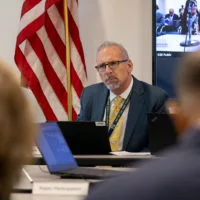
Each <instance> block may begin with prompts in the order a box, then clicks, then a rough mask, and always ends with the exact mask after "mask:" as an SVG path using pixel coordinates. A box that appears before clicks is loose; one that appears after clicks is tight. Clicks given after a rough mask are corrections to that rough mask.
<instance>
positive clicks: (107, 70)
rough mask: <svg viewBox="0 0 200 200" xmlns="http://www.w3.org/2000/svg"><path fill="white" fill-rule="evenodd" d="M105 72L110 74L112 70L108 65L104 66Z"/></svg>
mask: <svg viewBox="0 0 200 200" xmlns="http://www.w3.org/2000/svg"><path fill="white" fill-rule="evenodd" d="M105 72H106V73H107V74H110V73H112V70H111V69H110V67H109V65H106V69H105Z"/></svg>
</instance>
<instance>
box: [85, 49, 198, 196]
mask: <svg viewBox="0 0 200 200" xmlns="http://www.w3.org/2000/svg"><path fill="white" fill-rule="evenodd" d="M176 90H177V96H178V98H177V99H178V100H177V102H176V106H175V108H176V109H175V111H176V114H175V115H174V119H175V124H176V126H177V129H178V130H179V133H180V135H181V138H180V140H179V142H178V144H177V145H176V146H174V147H173V148H171V149H168V150H167V151H166V152H164V153H163V155H162V156H163V157H162V158H158V159H156V160H155V159H153V160H152V161H150V162H149V163H148V162H147V163H145V164H143V165H140V166H137V167H139V168H138V169H137V170H136V171H135V172H128V173H127V174H125V175H123V176H121V177H118V178H113V179H112V180H108V181H105V182H104V183H102V185H101V186H99V188H98V187H97V188H95V189H94V191H93V193H91V194H90V195H89V197H88V198H87V200H98V199H99V200H100V199H104V200H108V199H109V200H110V199H115V200H117V199H119V200H121V199H126V200H132V199H134V200H155V199H162V200H169V199H170V200H183V199H184V200H191V199H192V200H199V199H200V192H199V191H200V170H199V169H200V104H199V99H200V51H198V52H193V53H191V54H189V55H187V57H185V58H184V60H183V62H182V64H181V65H180V67H179V71H178V75H177V83H176ZM174 103H175V102H174ZM174 105H175V104H174ZM163 128H165V127H163ZM161 134H162V133H161Z"/></svg>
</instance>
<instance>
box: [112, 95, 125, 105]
mask: <svg viewBox="0 0 200 200" xmlns="http://www.w3.org/2000/svg"><path fill="white" fill-rule="evenodd" d="M122 101H123V98H122V97H120V96H116V97H115V98H114V104H115V105H120V104H121V103H122Z"/></svg>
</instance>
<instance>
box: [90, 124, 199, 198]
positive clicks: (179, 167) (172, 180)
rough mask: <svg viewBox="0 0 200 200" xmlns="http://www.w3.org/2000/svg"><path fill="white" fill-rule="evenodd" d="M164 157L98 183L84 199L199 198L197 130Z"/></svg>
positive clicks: (192, 131)
mask: <svg viewBox="0 0 200 200" xmlns="http://www.w3.org/2000/svg"><path fill="white" fill-rule="evenodd" d="M163 128H164V127H163ZM163 156H165V157H164V158H158V159H157V160H155V159H153V160H152V161H148V162H147V163H144V164H143V165H140V166H137V167H139V168H138V169H137V170H138V171H137V170H136V171H134V172H127V174H125V175H123V176H121V177H117V178H113V179H111V180H109V181H107V182H106V181H105V182H103V183H101V184H99V187H98V186H97V187H96V188H94V191H92V193H91V195H89V197H88V198H87V200H102V199H103V200H122V199H124V200H161V199H162V200H191V199H192V200H199V199H200V170H199V169H200V130H190V131H189V133H188V134H187V136H186V137H185V138H184V139H183V141H182V142H181V144H179V145H178V146H177V147H176V148H175V147H174V149H171V150H170V151H169V152H167V153H165V155H163Z"/></svg>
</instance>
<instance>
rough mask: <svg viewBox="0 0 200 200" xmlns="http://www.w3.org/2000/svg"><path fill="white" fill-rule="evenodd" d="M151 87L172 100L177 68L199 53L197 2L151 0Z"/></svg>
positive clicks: (198, 0)
mask: <svg viewBox="0 0 200 200" xmlns="http://www.w3.org/2000/svg"><path fill="white" fill-rule="evenodd" d="M152 5H153V83H154V84H155V85H156V86H159V87H161V88H163V89H164V90H165V91H166V92H168V94H169V96H170V97H175V96H176V94H175V91H174V80H175V78H176V77H175V75H176V67H177V64H178V62H179V60H180V58H181V57H182V56H183V55H184V54H185V53H186V52H192V51H196V50H198V49H200V0H153V2H152Z"/></svg>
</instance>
